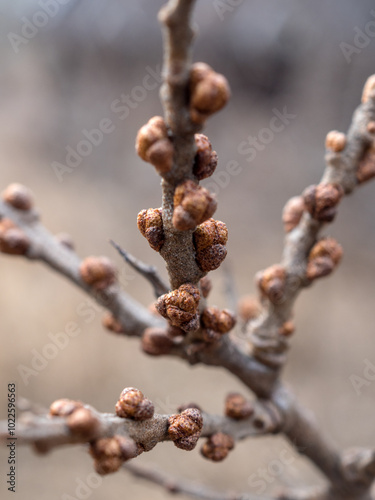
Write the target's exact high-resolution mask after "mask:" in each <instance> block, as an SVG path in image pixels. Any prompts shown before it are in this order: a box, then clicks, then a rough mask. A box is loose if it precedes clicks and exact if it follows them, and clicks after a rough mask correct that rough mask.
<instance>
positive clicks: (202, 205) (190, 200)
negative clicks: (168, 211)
mask: <svg viewBox="0 0 375 500" xmlns="http://www.w3.org/2000/svg"><path fill="white" fill-rule="evenodd" d="M173 202H174V211H173V225H174V227H175V228H176V229H178V230H179V231H188V230H189V229H194V228H195V227H196V226H197V225H198V224H201V223H202V222H204V221H205V220H207V219H209V218H210V217H212V215H213V214H214V213H215V210H216V207H217V203H216V200H215V199H214V198H213V197H212V196H211V194H210V193H209V191H207V189H205V188H203V187H201V186H198V184H195V182H193V181H185V182H183V183H182V184H180V185H179V186H177V188H176V191H175V193H174V200H173Z"/></svg>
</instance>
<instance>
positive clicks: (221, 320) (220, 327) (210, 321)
mask: <svg viewBox="0 0 375 500" xmlns="http://www.w3.org/2000/svg"><path fill="white" fill-rule="evenodd" d="M201 323H202V325H203V326H204V328H208V329H211V330H214V331H215V332H218V333H221V334H223V333H228V332H229V331H230V330H232V328H233V327H234V325H235V324H236V318H235V316H234V314H233V313H232V312H231V311H228V310H227V309H224V310H220V309H219V308H217V307H207V308H206V309H205V310H204V311H203V312H202V315H201Z"/></svg>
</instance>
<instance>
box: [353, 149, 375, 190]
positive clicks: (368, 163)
mask: <svg viewBox="0 0 375 500" xmlns="http://www.w3.org/2000/svg"><path fill="white" fill-rule="evenodd" d="M373 177H375V149H370V150H369V151H368V152H367V153H366V154H365V156H364V157H363V159H362V160H361V161H360V162H359V165H358V169H357V180H358V182H359V183H360V184H362V183H363V182H366V181H369V180H370V179H372V178H373Z"/></svg>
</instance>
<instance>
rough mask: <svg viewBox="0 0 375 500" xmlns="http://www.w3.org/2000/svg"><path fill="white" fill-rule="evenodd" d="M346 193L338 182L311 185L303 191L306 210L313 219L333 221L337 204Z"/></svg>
mask: <svg viewBox="0 0 375 500" xmlns="http://www.w3.org/2000/svg"><path fill="white" fill-rule="evenodd" d="M343 195H344V191H343V189H342V187H341V186H340V185H338V184H319V185H318V186H310V187H308V188H307V189H305V191H304V192H303V194H302V196H303V199H304V202H305V207H306V210H307V211H308V212H309V213H310V215H311V217H312V218H313V219H316V220H318V221H321V222H332V221H333V219H334V218H335V215H336V206H337V205H338V203H339V202H340V200H341V198H342V197H343Z"/></svg>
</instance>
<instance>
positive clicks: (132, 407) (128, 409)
mask: <svg viewBox="0 0 375 500" xmlns="http://www.w3.org/2000/svg"><path fill="white" fill-rule="evenodd" d="M116 414H117V415H118V416H119V417H121V418H131V419H133V420H148V419H149V418H152V417H153V415H154V405H153V404H152V402H151V401H150V400H149V399H147V398H145V397H144V395H143V393H142V392H141V391H139V390H138V389H134V387H127V388H126V389H124V390H123V391H122V393H121V394H120V399H119V400H118V401H117V403H116Z"/></svg>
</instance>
